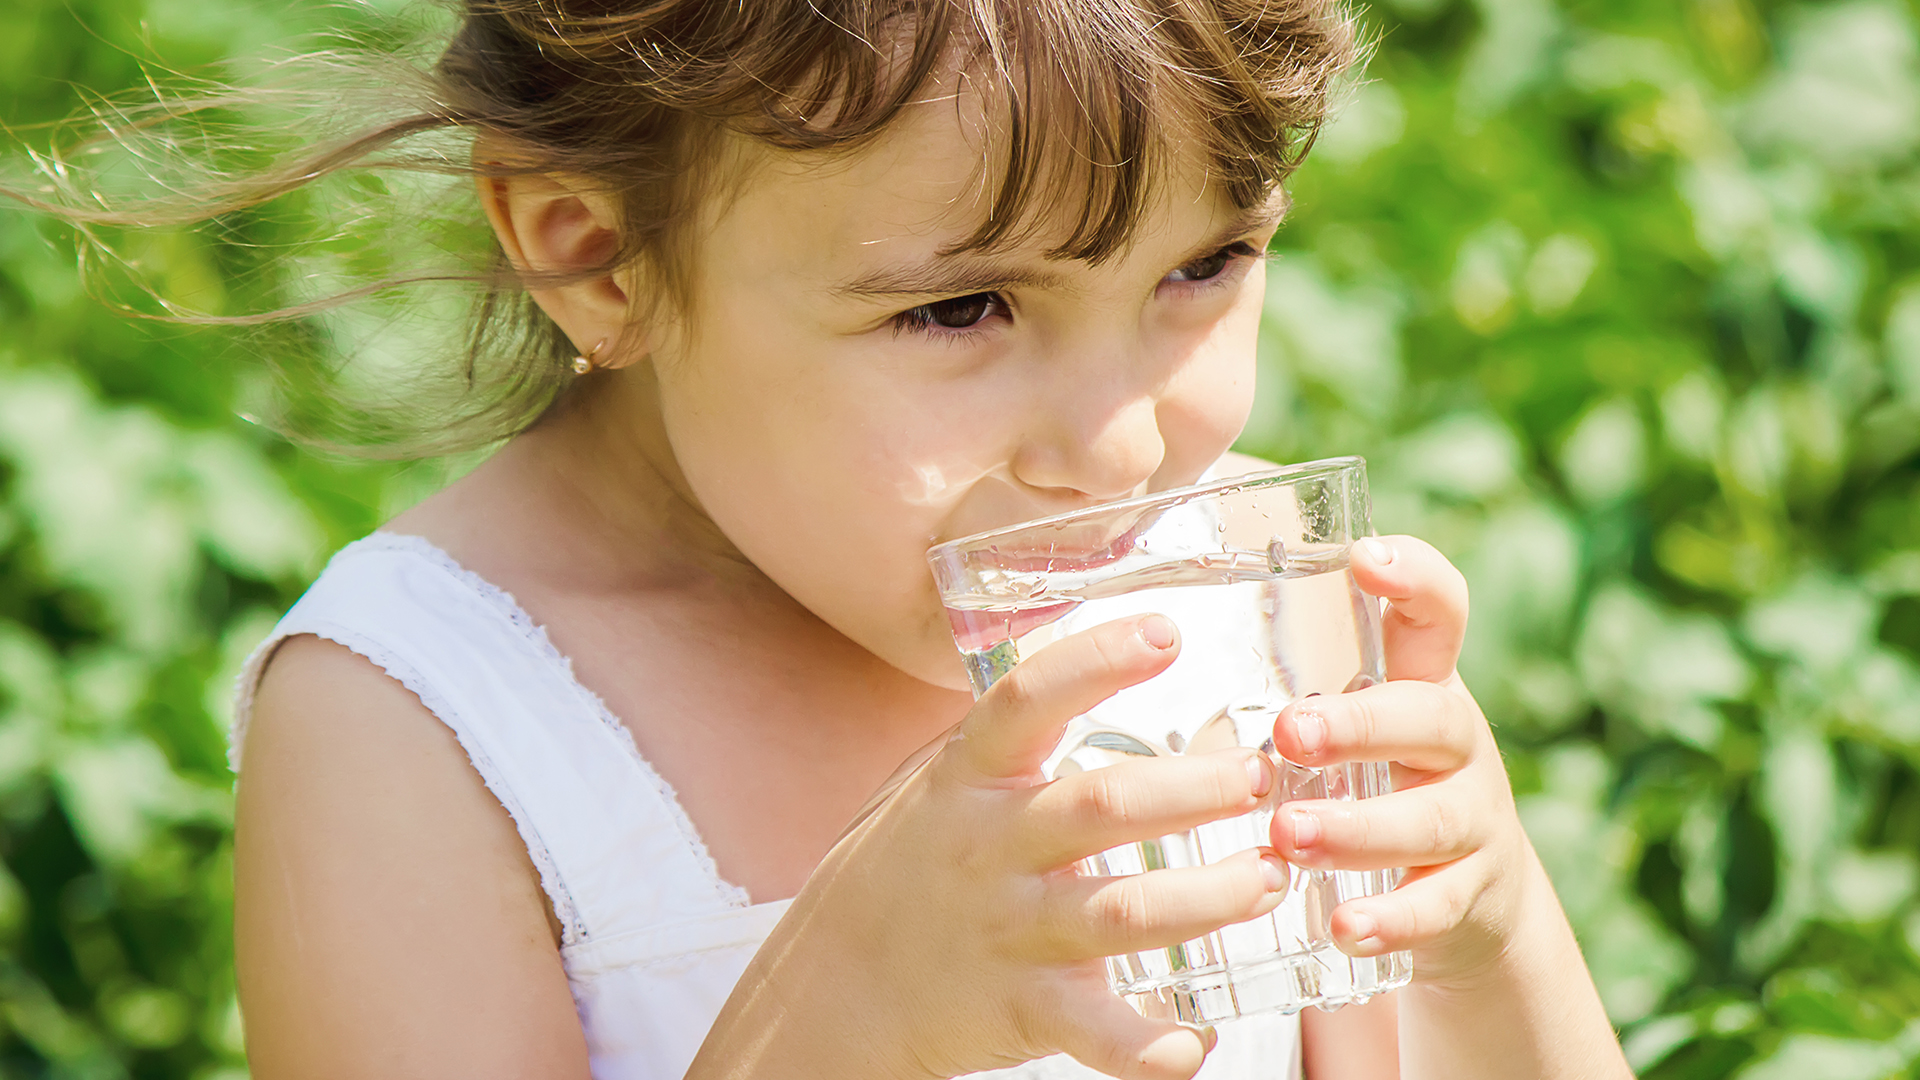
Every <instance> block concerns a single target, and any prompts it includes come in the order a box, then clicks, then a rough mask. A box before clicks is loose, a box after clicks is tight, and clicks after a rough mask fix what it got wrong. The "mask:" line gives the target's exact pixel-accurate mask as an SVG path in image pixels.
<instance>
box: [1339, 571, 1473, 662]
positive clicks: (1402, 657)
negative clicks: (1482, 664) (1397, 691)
mask: <svg viewBox="0 0 1920 1080" xmlns="http://www.w3.org/2000/svg"><path fill="white" fill-rule="evenodd" d="M1351 565H1352V567H1353V577H1354V580H1355V581H1356V582H1357V583H1358V584H1359V586H1360V588H1361V589H1363V590H1365V591H1366V592H1369V593H1371V594H1373V595H1374V596H1378V597H1382V598H1384V599H1385V600H1386V601H1387V612H1386V615H1385V617H1384V618H1383V619H1382V620H1381V624H1380V630H1381V636H1382V638H1383V639H1384V643H1385V645H1386V652H1387V678H1389V679H1425V680H1427V681H1428V682H1444V681H1446V679H1447V678H1448V677H1449V676H1450V675H1452V674H1453V669H1454V665H1455V664H1456V663H1457V662H1458V661H1459V659H1460V642H1461V640H1462V639H1463V638H1464V637H1465V636H1466V632H1467V579H1466V578H1464V577H1462V576H1460V571H1458V570H1456V569H1454V566H1453V564H1452V563H1450V562H1448V561H1447V558H1446V556H1444V555H1442V554H1440V553H1439V552H1438V551H1436V550H1434V548H1433V545H1431V544H1429V543H1427V542H1426V541H1424V540H1417V539H1415V538H1413V537H1411V536H1369V537H1366V538H1364V539H1362V540H1360V541H1358V542H1356V543H1355V544H1354V545H1353V554H1352V556H1351Z"/></svg>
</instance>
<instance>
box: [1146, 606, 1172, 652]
mask: <svg viewBox="0 0 1920 1080" xmlns="http://www.w3.org/2000/svg"><path fill="white" fill-rule="evenodd" d="M1173 635H1174V629H1173V620H1171V619H1169V618H1167V617H1166V616H1165V615H1149V616H1147V617H1146V618H1144V619H1141V620H1140V637H1141V639H1142V640H1144V641H1145V642H1146V643H1147V644H1149V645H1151V646H1153V647H1154V648H1156V649H1160V650H1162V651H1164V650H1167V649H1171V648H1173Z"/></svg>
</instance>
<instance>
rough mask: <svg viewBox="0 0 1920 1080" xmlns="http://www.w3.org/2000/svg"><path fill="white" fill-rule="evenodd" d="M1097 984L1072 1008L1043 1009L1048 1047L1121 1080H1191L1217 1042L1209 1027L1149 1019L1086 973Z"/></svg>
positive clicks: (1102, 975)
mask: <svg viewBox="0 0 1920 1080" xmlns="http://www.w3.org/2000/svg"><path fill="white" fill-rule="evenodd" d="M1089 977H1090V978H1099V979H1100V980H1101V982H1102V985H1101V986H1099V987H1098V988H1097V990H1095V989H1093V988H1089V990H1090V992H1089V993H1087V994H1085V995H1082V996H1081V997H1083V998H1084V1001H1083V1000H1079V999H1076V1000H1075V1001H1074V1002H1073V1003H1072V1005H1073V1007H1072V1008H1061V1007H1050V1008H1046V1009H1044V1010H1043V1011H1044V1015H1045V1019H1044V1020H1040V1021H1039V1022H1040V1023H1043V1024H1045V1025H1046V1026H1047V1027H1049V1028H1050V1029H1051V1030H1050V1031H1049V1032H1048V1034H1049V1035H1050V1036H1051V1037H1050V1038H1048V1039H1047V1042H1048V1044H1049V1045H1052V1046H1057V1047H1059V1048H1060V1049H1061V1050H1062V1051H1064V1052H1065V1053H1067V1054H1070V1055H1072V1057H1073V1058H1074V1060H1076V1061H1078V1062H1079V1063H1080V1064H1082V1065H1085V1066H1086V1067H1088V1068H1090V1069H1093V1070H1095V1071H1098V1072H1102V1073H1105V1074H1107V1075H1108V1076H1117V1077H1120V1078H1121V1080H1190V1078H1191V1077H1192V1076H1193V1074H1195V1073H1197V1072H1199V1071H1200V1066H1201V1064H1202V1063H1203V1062H1205V1061H1206V1058H1207V1055H1208V1054H1209V1053H1211V1052H1212V1050H1213V1048H1214V1045H1215V1044H1216V1043H1218V1042H1219V1036H1218V1035H1217V1034H1215V1033H1214V1030H1213V1029H1212V1028H1210V1027H1208V1028H1191V1027H1186V1026H1184V1025H1182V1024H1176V1023H1174V1022H1173V1021H1172V1020H1170V1019H1163V1018H1151V1017H1146V1016H1142V1015H1140V1014H1139V1013H1138V1012H1135V1011H1134V1009H1133V1007H1132V1006H1130V1005H1128V1004H1127V1003H1126V1002H1125V1001H1124V1000H1122V999H1121V998H1119V997H1118V996H1116V995H1115V994H1114V993H1113V992H1112V991H1110V990H1108V989H1107V988H1106V986H1105V985H1104V982H1105V973H1104V972H1090V974H1089Z"/></svg>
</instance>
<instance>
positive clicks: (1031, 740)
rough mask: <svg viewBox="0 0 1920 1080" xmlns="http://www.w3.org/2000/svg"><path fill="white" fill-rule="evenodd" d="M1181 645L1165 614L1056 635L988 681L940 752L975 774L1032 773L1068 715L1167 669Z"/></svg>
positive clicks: (997, 777) (1015, 775)
mask: <svg viewBox="0 0 1920 1080" xmlns="http://www.w3.org/2000/svg"><path fill="white" fill-rule="evenodd" d="M1179 651H1180V650H1179V633H1178V631H1176V630H1175V629H1174V625H1173V622H1172V620H1170V619H1168V618H1166V617H1165V616H1163V615H1141V616H1136V617H1134V618H1130V619H1120V620H1117V621H1115V622H1110V623H1105V624H1103V625H1100V626H1096V627H1094V628H1092V629H1091V630H1083V631H1081V632H1080V633H1078V634H1074V635H1072V636H1071V637H1066V638H1062V639H1060V640H1059V641H1056V642H1054V643H1053V644H1051V645H1048V646H1047V647H1046V648H1044V649H1041V650H1040V651H1039V652H1037V653H1034V654H1033V655H1032V656H1031V657H1029V658H1027V659H1026V660H1023V661H1021V662H1020V663H1019V664H1016V665H1015V666H1014V668H1013V670H1012V671H1009V672H1007V673H1006V675H1004V676H1002V677H1001V679H1000V681H999V682H996V683H994V684H993V688H992V689H990V690H988V691H987V692H986V694H985V695H983V696H982V697H981V698H980V700H979V701H978V702H976V703H974V707H973V711H972V712H969V713H968V714H967V717H966V719H964V720H962V721H961V722H960V729H959V730H958V731H957V732H955V734H954V737H953V739H952V740H951V741H950V742H949V743H948V749H949V751H950V752H948V753H943V754H942V755H941V757H942V759H945V760H951V761H953V762H956V763H957V764H959V765H960V766H961V767H963V768H966V769H969V770H971V772H972V774H973V778H974V779H977V780H986V781H989V782H991V781H994V780H1009V779H1028V778H1031V777H1032V776H1033V775H1034V774H1035V773H1036V772H1038V771H1039V768H1040V763H1041V762H1042V761H1045V760H1046V757H1047V755H1048V754H1049V753H1051V752H1052V751H1053V748H1054V746H1055V745H1056V744H1058V743H1059V741H1060V733H1061V731H1062V730H1063V729H1064V728H1065V727H1066V724H1067V721H1068V720H1071V719H1072V718H1074V717H1075V716H1078V715H1080V714H1081V713H1083V712H1086V711H1087V710H1088V709H1091V708H1093V707H1094V706H1095V705H1098V704H1100V703H1101V702H1102V701H1105V700H1106V699H1108V698H1110V697H1112V696H1113V695H1114V694H1117V693H1119V692H1120V691H1122V690H1124V689H1126V688H1127V687H1129V686H1132V685H1133V684H1135V683H1138V682H1144V681H1145V680H1147V679H1150V678H1152V677H1153V676H1155V675H1158V674H1159V673H1160V672H1162V671H1165V670H1166V668H1167V665H1169V664H1171V663H1173V659H1174V657H1175V656H1177V655H1178V654H1179Z"/></svg>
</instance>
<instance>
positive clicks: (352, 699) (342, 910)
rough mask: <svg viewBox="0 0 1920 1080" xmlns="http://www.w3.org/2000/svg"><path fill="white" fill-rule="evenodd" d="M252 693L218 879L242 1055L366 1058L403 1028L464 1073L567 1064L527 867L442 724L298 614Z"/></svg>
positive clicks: (341, 1069) (554, 971)
mask: <svg viewBox="0 0 1920 1080" xmlns="http://www.w3.org/2000/svg"><path fill="white" fill-rule="evenodd" d="M252 705H253V708H252V716H251V720H252V722H251V724H250V734H249V736H248V738H247V740H246V742H245V744H244V746H243V753H242V763H243V768H242V769H241V773H240V781H239V785H238V795H237V801H236V810H235V816H236V830H235V832H236V839H235V850H234V889H235V947H236V965H237V969H238V973H239V982H240V987H241V996H242V1007H243V1008H244V1009H245V1011H246V1014H247V1021H248V1023H247V1041H248V1052H249V1055H250V1056H251V1057H252V1058H253V1060H254V1064H255V1068H256V1069H260V1070H262V1071H268V1072H279V1071H287V1072H288V1073H289V1074H290V1075H291V1074H299V1075H310V1074H311V1075H319V1074H322V1073H324V1074H328V1075H372V1074H374V1073H376V1072H379V1071H381V1070H383V1069H384V1068H386V1067H388V1066H390V1065H391V1062H390V1061H386V1060H383V1055H385V1054H386V1053H387V1051H388V1050H389V1048H391V1047H392V1046H394V1045H406V1046H409V1047H410V1048H411V1049H412V1050H414V1051H416V1052H420V1053H423V1054H426V1055H428V1057H427V1058H426V1059H427V1060H433V1061H435V1062H436V1065H439V1066H451V1067H452V1068H453V1069H455V1070H458V1071H460V1072H462V1073H463V1074H467V1075H494V1074H496V1073H497V1074H500V1075H506V1074H507V1073H508V1072H512V1074H513V1075H525V1076H554V1077H558V1076H568V1075H571V1076H580V1075H585V1073H586V1071H587V1069H586V1053H585V1046H584V1043H583V1040H582V1037H581V1033H580V1028H579V1023H578V1021H577V1019H576V1018H575V1016H574V1012H573V1003H572V999H571V996H570V993H569V991H568V987H567V981H566V974H565V971H564V969H563V967H562V964H561V961H560V955H559V950H558V947H557V943H558V936H559V929H558V927H557V926H556V925H555V924H554V922H553V920H552V916H551V914H550V911H551V909H550V907H549V905H548V902H547V897H546V896H545V894H544V892H543V890H542V888H541V882H540V880H539V875H538V874H537V872H536V871H535V869H534V867H533V865H532V862H531V861H530V859H529V856H528V853H527V850H526V848H525V847H524V845H523V844H522V842H521V838H520V836H519V835H518V832H517V830H516V828H515V823H514V822H513V821H512V820H511V819H510V817H509V815H508V814H507V812H506V811H505V809H504V808H503V807H502V805H501V804H500V802H498V801H497V800H496V799H495V798H494V797H493V796H492V795H490V794H489V792H488V790H487V788H486V786H485V784H484V783H483V782H482V781H481V778H480V777H479V776H478V775H477V774H476V773H475V771H474V769H473V768H472V766H471V765H470V763H469V760H468V757H467V755H466V754H465V753H464V752H463V751H462V748H461V747H460V746H459V745H458V743H457V742H456V740H455V738H454V736H453V733H452V732H451V731H450V730H449V729H448V728H447V727H446V726H445V725H443V724H442V723H440V722H439V720H438V719H437V718H436V717H435V716H434V715H433V714H432V713H431V712H430V711H429V710H428V709H427V708H426V707H425V705H423V704H422V702H421V701H420V699H419V698H418V697H417V696H416V695H414V694H413V693H411V692H410V691H409V690H408V689H407V688H405V687H404V686H402V685H401V684H399V683H398V682H396V681H395V680H394V679H393V678H391V677H390V676H389V674H388V673H387V672H385V671H383V670H382V669H381V668H380V667H379V666H377V665H376V664H375V663H374V662H373V661H371V660H369V659H368V658H366V657H365V656H363V655H361V654H359V653H356V652H354V651H353V650H351V649H349V648H347V647H346V646H344V645H341V644H339V643H337V642H333V641H329V640H326V639H324V638H322V637H319V636H316V635H314V634H311V633H301V634H296V635H292V636H290V637H287V638H286V639H284V640H283V641H281V642H280V643H279V644H278V647H277V648H276V649H275V650H274V652H273V655H272V656H271V658H270V662H266V663H263V664H262V670H261V672H260V680H259V683H258V687H257V691H256V693H255V695H254V701H253V703H252ZM347 987H351V988H352V990H351V992H350V993H346V992H342V990H343V989H344V988H347ZM423 1002H428V1003H432V1006H431V1007H429V1008H422V1007H421V1003H423ZM462 1062H464V1063H465V1064H466V1065H467V1066H469V1067H468V1068H465V1069H460V1068H459V1065H458V1063H462ZM503 1064H509V1065H510V1066H511V1067H510V1068H506V1069H503V1068H502V1065H503ZM276 1065H277V1066H278V1067H275V1066H276Z"/></svg>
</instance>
